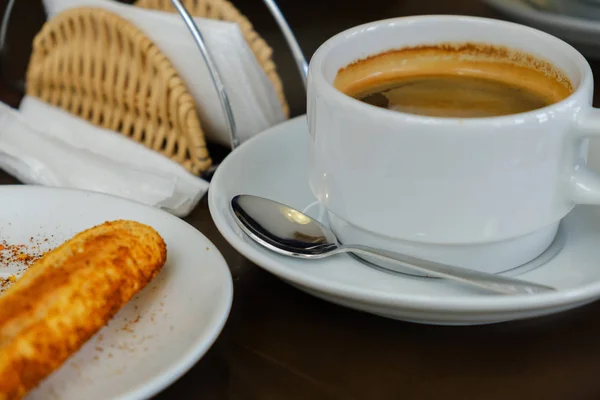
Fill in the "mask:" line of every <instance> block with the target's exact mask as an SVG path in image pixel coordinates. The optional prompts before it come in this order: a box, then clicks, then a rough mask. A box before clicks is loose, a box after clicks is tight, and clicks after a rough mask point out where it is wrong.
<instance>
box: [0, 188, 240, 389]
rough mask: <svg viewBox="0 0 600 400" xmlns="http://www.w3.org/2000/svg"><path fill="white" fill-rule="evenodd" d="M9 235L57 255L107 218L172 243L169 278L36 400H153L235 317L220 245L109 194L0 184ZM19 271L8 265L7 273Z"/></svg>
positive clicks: (0, 212)
mask: <svg viewBox="0 0 600 400" xmlns="http://www.w3.org/2000/svg"><path fill="white" fill-rule="evenodd" d="M0 198H2V207H1V208H0V237H1V238H2V239H3V240H6V241H7V242H8V243H12V244H18V243H27V242H28V240H29V238H30V237H34V238H36V239H35V240H38V239H39V238H43V237H45V238H48V239H49V241H48V243H47V246H48V247H55V246H56V245H58V244H60V243H62V242H63V241H64V240H67V239H69V238H70V237H71V236H73V235H74V234H75V233H77V232H79V231H81V230H84V229H86V228H89V227H92V226H94V225H97V224H99V223H102V222H104V221H107V220H114V219H120V218H123V219H132V220H136V221H139V222H142V223H145V224H148V225H150V226H152V227H154V228H155V229H156V230H157V231H158V232H159V234H160V235H161V236H162V237H163V238H164V240H165V242H166V244H167V263H166V264H165V266H164V268H163V270H162V271H161V273H160V274H159V275H158V276H157V277H156V278H155V279H154V280H153V281H152V282H151V283H150V284H149V286H148V287H146V288H145V289H144V290H143V291H141V292H140V293H139V294H138V295H137V296H135V297H134V299H132V300H131V301H130V302H129V303H128V304H127V305H126V306H125V307H124V308H123V309H122V310H121V311H120V312H119V313H118V314H117V315H116V316H115V317H114V318H113V319H112V320H111V321H110V323H109V324H108V325H107V326H106V327H105V328H103V329H102V330H101V331H100V332H99V333H98V334H97V335H95V336H94V337H93V338H92V339H90V340H89V341H88V342H87V343H86V344H85V345H84V346H83V348H82V349H81V350H80V351H79V352H77V353H76V354H75V355H74V356H73V357H71V358H70V359H69V360H68V361H67V362H66V363H65V364H64V365H63V366H62V367H61V368H60V369H59V370H57V371H56V372H55V373H53V374H52V375H50V376H49V377H48V378H47V379H46V380H44V381H43V383H42V384H41V385H40V386H39V387H38V388H37V389H35V390H34V391H32V392H31V393H30V394H29V396H28V397H27V399H30V400H33V399H36V400H37V399H44V400H47V399H61V400H69V399H77V400H79V399H87V400H93V399H98V400H104V399H143V398H149V397H151V396H152V395H154V394H156V393H157V392H159V391H160V390H162V389H164V388H165V387H166V386H168V385H169V384H171V383H172V382H173V381H174V380H176V379H177V378H178V377H180V376H181V375H183V374H184V373H185V372H186V371H187V370H188V369H189V368H191V367H192V366H193V365H194V364H195V363H196V362H197V361H198V360H199V359H200V358H201V357H202V355H203V354H204V353H205V352H206V351H207V350H208V348H209V347H210V346H211V345H212V343H213V342H214V341H215V339H216V338H217V336H218V335H219V333H220V332H221V329H222V327H223V325H224V323H225V321H226V319H227V316H228V314H229V309H230V306H231V301H232V280H231V275H230V272H229V269H228V267H227V264H226V263H225V260H224V259H223V257H222V256H221V254H220V253H219V251H218V250H217V249H216V247H215V246H214V245H213V244H212V243H211V242H210V241H209V240H208V239H207V238H206V237H205V236H204V235H202V234H201V233H200V232H198V231H197V230H196V229H194V228H193V227H192V226H190V225H189V224H187V223H185V222H184V221H182V220H180V219H179V218H176V217H174V216H172V215H170V214H168V213H166V212H163V211H159V210H157V209H154V208H151V207H147V206H144V205H141V204H138V203H134V202H131V201H128V200H124V199H120V198H116V197H112V196H107V195H103V194H97V193H90V192H83V191H75V190H65V189H55V188H46V187H37V186H0ZM9 268H10V267H8V268H7V267H6V266H5V267H4V268H3V267H1V266H0V274H2V275H5V276H6V275H7V274H9V273H10V272H11V271H10V269H9Z"/></svg>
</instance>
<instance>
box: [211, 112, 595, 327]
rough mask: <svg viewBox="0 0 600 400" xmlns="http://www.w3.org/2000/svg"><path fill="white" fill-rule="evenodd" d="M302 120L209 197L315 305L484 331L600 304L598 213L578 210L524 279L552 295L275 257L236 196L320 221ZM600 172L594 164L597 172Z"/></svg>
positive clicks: (254, 253)
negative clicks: (252, 233) (559, 244)
mask: <svg viewBox="0 0 600 400" xmlns="http://www.w3.org/2000/svg"><path fill="white" fill-rule="evenodd" d="M307 135H308V131H307V125H306V119H305V117H299V118H296V119H293V120H290V121H288V122H286V123H284V124H282V125H279V126H276V127H274V128H272V129H269V130H268V131H266V132H263V133H261V134H260V135H258V136H257V137H255V138H253V139H251V140H250V141H248V142H247V143H245V144H244V145H242V146H241V147H239V148H238V149H237V150H236V151H235V152H233V153H232V154H231V155H230V156H228V157H227V159H226V160H225V161H224V162H223V163H222V164H221V166H220V167H219V169H218V170H217V173H216V174H215V176H214V178H213V180H212V182H211V188H210V191H209V205H210V211H211V214H212V216H213V219H214V221H215V223H216V225H217V227H218V229H219V230H220V232H221V233H222V234H223V236H224V237H225V238H226V239H227V240H228V241H229V243H231V245H232V246H233V247H235V248H236V249H237V250H238V251H239V252H240V253H242V254H243V255H244V256H246V257H247V258H249V259H250V260H252V261H253V262H255V263H256V264H257V265H259V266H261V267H263V268H264V269H265V270H267V271H269V272H271V273H273V274H275V275H277V276H278V277H280V278H281V279H283V280H285V281H287V282H289V283H290V284H292V285H294V286H297V287H298V288H300V289H301V290H304V291H306V292H308V293H311V294H313V295H315V296H317V297H320V298H323V299H325V300H328V301H331V302H333V303H337V304H340V305H343V306H346V307H350V308H354V309H357V310H362V311H366V312H370V313H373V314H378V315H382V316H385V317H389V318H395V319H401V320H407V321H415V322H421V323H430V324H450V325H465V324H484V323H493V322H500V321H508V320H514V319H522V318H530V317H536V316H541V315H546V314H552V313H556V312H559V311H563V310H567V309H570V308H574V307H577V306H580V305H583V304H586V303H589V302H591V301H594V300H596V299H598V298H600V268H599V265H598V263H599V262H600V261H599V260H600V248H599V247H598V246H597V243H598V242H599V241H600V228H599V227H600V207H593V206H578V207H577V208H576V209H575V210H574V211H573V212H572V213H571V214H570V215H569V216H568V217H567V218H566V219H565V220H564V222H563V223H562V224H561V227H560V229H559V231H560V234H561V235H564V237H565V238H566V243H565V247H564V248H563V249H562V251H561V252H560V254H559V255H557V256H556V257H555V258H554V259H552V260H551V261H550V262H549V263H548V264H546V265H544V266H543V267H540V268H538V269H535V270H532V271H528V272H524V273H522V275H521V276H522V277H523V279H527V280H530V281H534V282H539V283H543V284H547V285H551V286H554V287H556V288H557V289H558V291H557V292H555V293H549V294H540V295H535V296H518V297H516V296H515V297H510V296H498V295H489V294H484V293H481V292H477V291H475V290H472V289H468V288H466V287H463V286H460V285H457V284H454V283H451V282H447V281H442V280H431V279H428V278H419V277H411V276H400V275H392V274H388V273H386V272H382V271H380V270H376V269H373V268H371V267H367V266H365V265H364V264H362V263H361V262H359V261H357V260H355V259H354V258H352V257H351V256H347V255H340V256H339V257H332V258H328V259H323V260H311V261H309V260H299V259H292V258H288V257H285V256H281V255H278V254H274V253H272V252H270V251H268V250H266V249H264V248H262V247H260V246H259V245H257V244H255V243H254V242H252V241H251V239H249V238H247V237H246V236H245V235H244V234H243V233H242V232H241V231H240V230H239V228H238V227H237V225H236V224H235V222H234V221H233V219H232V217H231V213H230V211H229V202H230V200H231V198H232V196H234V195H236V194H240V193H248V194H254V195H258V196H264V197H268V198H271V199H273V200H276V201H280V202H282V203H285V204H288V205H290V206H292V207H295V208H297V209H299V210H302V211H304V212H306V213H308V214H309V215H311V216H312V217H313V218H317V219H319V220H321V221H322V222H324V221H323V216H324V210H323V209H322V207H321V206H320V205H319V204H318V203H317V202H316V200H315V198H314V197H313V195H312V193H311V191H310V189H309V187H308V179H307V173H308V172H307V146H308V144H307ZM596 165H597V164H596Z"/></svg>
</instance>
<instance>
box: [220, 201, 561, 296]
mask: <svg viewBox="0 0 600 400" xmlns="http://www.w3.org/2000/svg"><path fill="white" fill-rule="evenodd" d="M230 206H231V211H232V213H233V215H234V219H235V221H236V223H237V224H238V225H239V227H240V228H241V229H242V231H244V233H246V234H247V235H248V236H249V237H250V238H252V239H253V240H254V241H256V242H257V243H259V244H261V245H262V246H264V247H266V248H267V249H269V250H271V251H274V252H276V253H279V254H283V255H286V256H291V257H296V258H304V259H320V258H325V257H329V256H333V255H336V254H340V253H347V252H349V253H355V254H361V255H368V256H374V257H377V258H380V259H382V260H385V261H393V262H396V263H399V264H401V265H402V266H403V267H404V268H409V269H412V270H414V271H415V272H419V273H426V274H428V275H431V276H435V277H439V278H445V279H450V280H454V281H457V282H461V283H463V284H466V285H470V286H475V287H478V288H481V289H485V290H488V291H490V292H494V293H501V294H514V295H518V294H535V293H543V292H552V291H555V290H556V289H554V288H552V287H549V286H544V285H540V284H537V283H532V282H526V281H523V280H518V279H513V278H509V277H504V276H499V275H494V274H488V273H484V272H479V271H475V270H470V269H466V268H460V267H454V266H450V265H444V264H441V263H437V262H433V261H427V260H422V259H419V258H415V257H412V256H409V255H404V254H399V253H395V252H392V251H387V250H382V249H375V248H372V247H368V246H363V245H341V244H340V243H339V242H338V240H337V238H336V237H335V234H334V233H333V232H332V231H331V230H330V229H329V228H327V227H326V226H324V225H323V224H321V223H319V222H318V221H315V220H314V219H312V218H311V217H309V216H307V215H305V214H303V213H302V212H300V211H298V210H295V209H293V208H291V207H288V206H286V205H284V204H281V203H278V202H275V201H273V200H269V199H265V198H262V197H258V196H252V195H238V196H235V197H234V198H233V199H232V200H231V204H230Z"/></svg>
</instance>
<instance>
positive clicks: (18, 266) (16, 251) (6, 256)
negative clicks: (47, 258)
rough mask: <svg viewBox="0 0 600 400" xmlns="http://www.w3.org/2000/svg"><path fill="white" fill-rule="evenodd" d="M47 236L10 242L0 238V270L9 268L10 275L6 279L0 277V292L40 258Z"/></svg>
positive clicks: (44, 250)
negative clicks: (15, 242) (22, 241)
mask: <svg viewBox="0 0 600 400" xmlns="http://www.w3.org/2000/svg"><path fill="white" fill-rule="evenodd" d="M47 241H48V239H47V238H34V237H33V236H32V237H30V238H29V243H27V244H25V243H22V244H11V243H8V242H7V241H6V240H0V270H1V269H3V268H9V267H10V268H11V271H10V272H11V273H12V274H13V275H11V276H10V277H9V278H7V279H3V278H0V293H1V292H3V291H4V290H6V289H8V287H9V286H10V285H11V284H12V283H13V282H15V281H16V280H17V279H18V278H19V277H20V276H21V274H23V272H25V270H27V268H29V267H30V266H31V265H32V264H33V263H35V262H36V261H37V260H39V259H40V258H42V256H43V255H44V254H45V252H46V251H48V250H49V249H48V248H47V247H48V246H47Z"/></svg>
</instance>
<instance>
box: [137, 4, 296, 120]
mask: <svg viewBox="0 0 600 400" xmlns="http://www.w3.org/2000/svg"><path fill="white" fill-rule="evenodd" d="M181 3H182V4H183V5H184V6H185V8H186V9H187V10H188V12H189V13H190V14H191V15H192V16H194V17H202V18H210V19H217V20H221V21H229V22H235V23H237V24H238V25H239V27H240V29H241V31H242V34H243V35H244V38H245V39H246V42H247V43H248V46H249V47H250V49H251V50H252V52H253V53H254V56H255V57H256V59H257V60H258V62H259V64H260V65H261V67H262V69H263V70H264V71H265V74H266V75H267V77H268V78H269V80H270V81H271V84H272V85H273V88H274V89H275V91H276V92H277V95H278V96H279V101H280V102H281V107H282V109H283V113H284V115H285V116H286V118H287V117H288V116H289V106H288V104H287V101H286V99H285V95H284V93H283V85H282V83H281V79H280V78H279V75H278V74H277V69H276V66H275V63H274V62H273V60H272V58H271V56H272V55H273V50H272V49H271V47H269V45H268V44H267V42H265V41H264V40H263V39H262V38H261V37H260V36H259V35H258V33H256V31H255V30H254V28H253V27H252V24H251V23H250V21H249V20H248V18H246V17H245V16H244V15H242V14H241V13H240V12H239V11H238V10H237V8H235V7H234V6H233V4H231V3H230V2H229V1H227V0H181ZM134 5H136V6H138V7H142V8H149V9H153V10H160V11H169V12H176V10H175V7H173V4H171V1H170V0H137V1H136V2H135V3H134Z"/></svg>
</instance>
